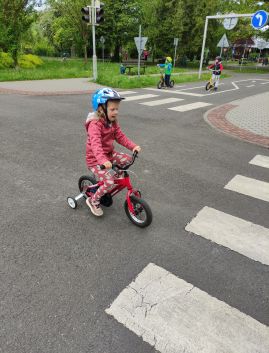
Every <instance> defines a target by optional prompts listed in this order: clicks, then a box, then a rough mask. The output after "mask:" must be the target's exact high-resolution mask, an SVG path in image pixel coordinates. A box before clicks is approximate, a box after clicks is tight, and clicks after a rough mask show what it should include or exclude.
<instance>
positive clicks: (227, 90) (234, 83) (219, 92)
mask: <svg viewBox="0 0 269 353" xmlns="http://www.w3.org/2000/svg"><path fill="white" fill-rule="evenodd" d="M236 82H237V81H235V82H232V85H233V86H234V88H231V89H226V90H225V91H218V92H214V94H221V93H225V92H231V91H237V90H238V89H239V87H238V86H237V84H236Z"/></svg>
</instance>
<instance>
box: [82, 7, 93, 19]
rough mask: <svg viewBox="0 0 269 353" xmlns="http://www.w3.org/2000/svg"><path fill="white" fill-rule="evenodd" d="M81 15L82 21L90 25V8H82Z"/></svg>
mask: <svg viewBox="0 0 269 353" xmlns="http://www.w3.org/2000/svg"><path fill="white" fill-rule="evenodd" d="M81 13H82V14H83V16H82V17H81V18H82V21H85V22H87V23H91V22H92V21H91V17H92V16H91V15H92V12H91V8H90V6H86V7H82V9H81Z"/></svg>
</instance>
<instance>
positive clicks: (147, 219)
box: [124, 195, 152, 228]
mask: <svg viewBox="0 0 269 353" xmlns="http://www.w3.org/2000/svg"><path fill="white" fill-rule="evenodd" d="M130 201H131V203H132V205H133V208H134V212H132V211H131V210H130V209H129V207H128V202H127V200H125V202H124V210H125V213H126V215H127V217H128V218H129V219H130V221H131V222H132V223H133V224H135V225H136V226H138V227H140V228H145V227H148V226H149V225H150V224H151V222H152V212H151V209H150V207H149V205H148V204H147V203H146V201H145V200H143V199H141V198H138V197H136V196H134V195H131V196H130Z"/></svg>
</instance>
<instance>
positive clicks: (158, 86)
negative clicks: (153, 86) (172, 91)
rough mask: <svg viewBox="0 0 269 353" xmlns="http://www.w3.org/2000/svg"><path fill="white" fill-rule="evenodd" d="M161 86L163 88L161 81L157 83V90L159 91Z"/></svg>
mask: <svg viewBox="0 0 269 353" xmlns="http://www.w3.org/2000/svg"><path fill="white" fill-rule="evenodd" d="M162 86H163V84H162V81H159V82H158V84H157V88H159V89H161V88H162Z"/></svg>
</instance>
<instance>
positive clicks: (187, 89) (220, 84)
mask: <svg viewBox="0 0 269 353" xmlns="http://www.w3.org/2000/svg"><path fill="white" fill-rule="evenodd" d="M222 85H224V83H219V86H222ZM198 88H205V84H204V85H203V86H197V87H190V88H184V89H181V90H180V91H181V92H182V91H189V90H192V89H198Z"/></svg>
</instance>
